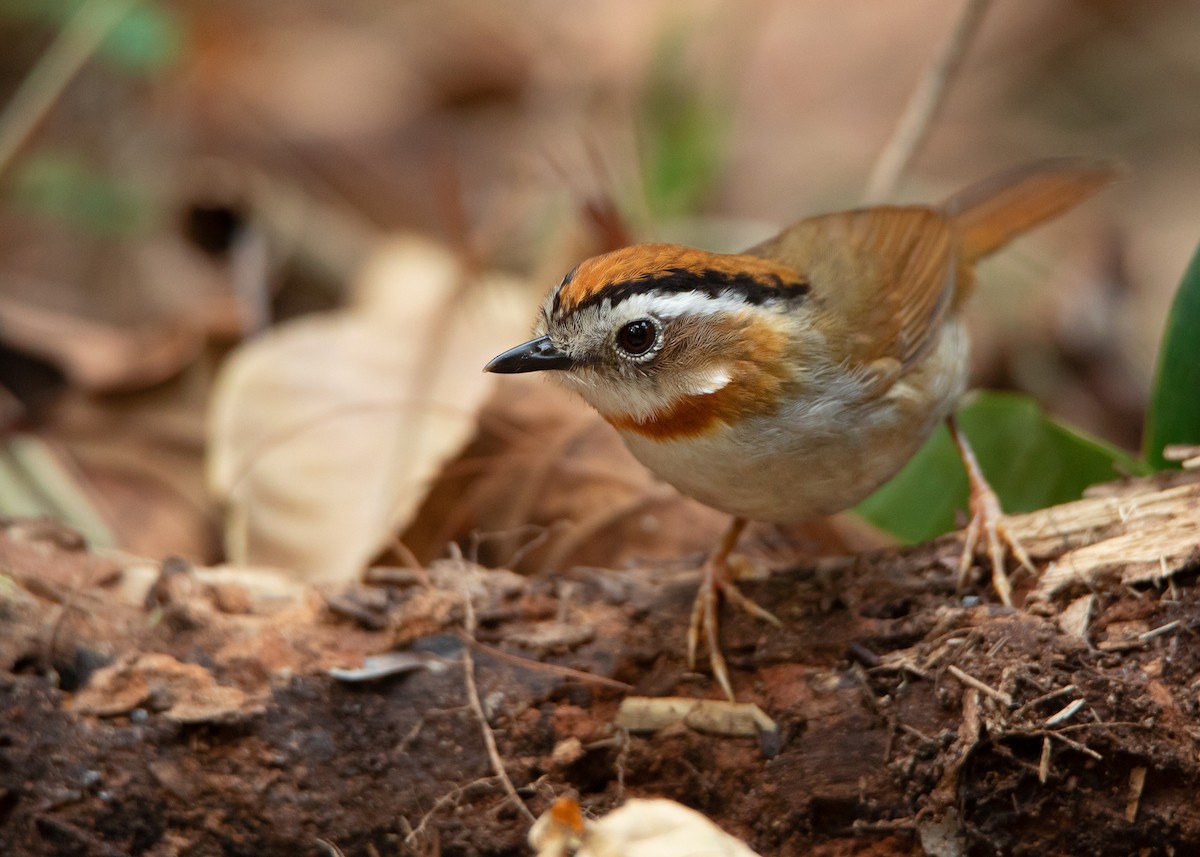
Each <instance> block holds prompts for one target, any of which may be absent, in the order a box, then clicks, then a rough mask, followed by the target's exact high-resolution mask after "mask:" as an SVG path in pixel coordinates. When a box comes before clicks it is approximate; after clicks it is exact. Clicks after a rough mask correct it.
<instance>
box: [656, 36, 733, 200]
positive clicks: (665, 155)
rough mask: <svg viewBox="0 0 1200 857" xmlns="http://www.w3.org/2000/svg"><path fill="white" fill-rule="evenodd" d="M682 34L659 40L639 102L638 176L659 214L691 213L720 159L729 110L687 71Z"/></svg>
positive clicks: (709, 185) (711, 179)
mask: <svg viewBox="0 0 1200 857" xmlns="http://www.w3.org/2000/svg"><path fill="white" fill-rule="evenodd" d="M683 35H684V34H683V33H677V34H675V35H673V36H672V37H669V38H668V39H666V40H665V41H664V42H663V44H662V46H661V47H660V49H659V55H658V57H657V60H656V62H655V63H654V67H653V69H652V70H651V73H650V77H649V80H648V81H647V83H646V87H645V89H644V90H643V92H642V97H641V101H640V104H639V105H638V113H639V122H638V125H639V129H640V135H641V143H642V178H643V183H644V186H645V193H646V202H647V205H648V206H649V208H650V213H651V214H652V215H653V216H654V217H655V218H657V219H664V218H671V217H678V216H680V215H685V214H691V213H694V212H695V211H696V210H697V209H698V208H699V207H700V205H701V203H702V202H703V200H704V197H705V196H706V195H707V194H708V193H709V191H710V190H711V189H712V186H713V183H714V181H715V179H716V177H717V175H718V173H719V170H720V167H721V164H722V162H723V160H724V148H725V145H724V144H725V138H726V131H727V125H728V120H727V112H726V111H725V110H723V109H721V106H720V105H719V104H716V103H714V102H715V101H718V100H719V99H716V98H714V97H713V96H712V94H711V93H705V92H703V91H702V90H701V89H700V88H699V87H698V86H697V84H696V77H697V76H696V75H695V74H690V73H689V69H690V66H689V64H688V63H686V62H684V57H683V51H684V47H685V46H686V40H685V39H684V38H683Z"/></svg>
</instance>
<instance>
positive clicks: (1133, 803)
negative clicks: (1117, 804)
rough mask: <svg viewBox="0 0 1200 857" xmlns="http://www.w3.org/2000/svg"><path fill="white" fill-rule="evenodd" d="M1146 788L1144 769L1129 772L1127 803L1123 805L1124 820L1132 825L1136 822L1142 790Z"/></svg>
mask: <svg viewBox="0 0 1200 857" xmlns="http://www.w3.org/2000/svg"><path fill="white" fill-rule="evenodd" d="M1145 788H1146V769H1145V768H1134V769H1133V770H1132V771H1130V772H1129V802H1128V803H1126V804H1125V820H1126V821H1128V822H1129V823H1130V824H1133V822H1134V821H1136V820H1137V814H1138V807H1140V806H1141V803H1142V790H1143V789H1145Z"/></svg>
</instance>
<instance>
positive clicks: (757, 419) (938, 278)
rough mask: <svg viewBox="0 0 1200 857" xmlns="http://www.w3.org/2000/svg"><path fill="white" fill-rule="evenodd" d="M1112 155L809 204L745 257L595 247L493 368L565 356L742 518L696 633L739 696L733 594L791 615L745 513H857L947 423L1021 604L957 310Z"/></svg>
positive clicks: (997, 573)
mask: <svg viewBox="0 0 1200 857" xmlns="http://www.w3.org/2000/svg"><path fill="white" fill-rule="evenodd" d="M1116 175H1117V170H1116V169H1115V168H1114V167H1113V166H1112V165H1110V164H1106V163H1098V162H1094V161H1084V160H1079V159H1053V160H1047V161H1041V162H1038V163H1035V164H1032V165H1029V166H1026V167H1023V168H1020V169H1017V170H1013V171H1010V172H1007V173H1003V174H1001V175H999V176H996V177H994V178H992V179H988V180H986V181H984V182H982V183H980V184H978V185H975V186H973V187H970V188H968V189H967V190H965V191H963V192H961V193H959V194H957V195H955V196H953V197H951V198H950V199H949V200H947V201H946V202H944V203H943V204H942V205H940V206H918V205H904V206H893V205H884V206H876V207H871V208H864V209H859V210H855V211H845V212H839V213H836V214H826V215H820V216H817V217H810V218H807V219H805V220H801V221H800V222H799V223H796V224H794V225H792V226H789V227H788V228H787V229H785V230H783V231H782V232H781V233H779V234H778V235H776V236H775V237H774V238H771V239H770V240H768V241H764V242H763V243H761V244H758V245H756V246H754V247H751V248H750V249H749V250H746V251H745V252H744V253H739V254H722V253H709V252H706V251H704V250H696V249H692V248H690V247H681V246H678V245H674V244H637V245H634V246H631V247H626V248H624V249H622V250H617V251H615V252H612V253H607V254H605V255H603V256H597V257H595V258H592V259H588V260H586V261H585V262H582V263H581V264H580V265H579V266H578V267H576V268H575V269H574V270H573V271H571V272H570V273H569V274H567V275H566V276H565V277H564V278H563V280H562V282H561V283H560V284H559V285H558V287H557V288H555V289H554V290H553V291H552V292H551V293H550V295H549V296H548V298H547V299H546V301H545V304H544V305H543V307H542V312H541V315H540V317H539V318H538V320H537V323H536V325H535V330H534V332H535V334H536V338H534V339H532V340H530V341H529V342H526V343H524V344H522V345H518V346H517V347H515V348H513V349H511V350H509V351H506V352H504V353H503V354H501V355H499V356H498V357H496V358H495V359H494V360H492V361H491V362H490V363H489V364H488V365H487V367H486V369H487V371H489V372H503V373H514V372H535V371H541V370H555V371H556V374H557V376H558V377H559V378H560V379H561V380H562V381H563V382H564V383H566V384H567V386H569V387H570V388H572V389H573V390H575V391H576V392H578V393H579V395H581V396H582V397H583V398H584V399H585V400H587V402H588V403H589V404H591V405H592V406H593V407H594V408H595V409H596V410H597V411H599V412H600V414H601V415H602V416H603V417H604V419H606V420H607V421H608V422H609V423H610V424H611V425H612V426H613V427H614V428H616V429H617V431H618V432H620V434H621V437H622V438H623V439H624V441H625V443H626V445H627V446H628V447H629V449H630V450H631V451H632V452H633V454H634V455H635V456H636V457H637V459H638V460H639V461H641V462H642V464H644V465H645V466H646V467H648V468H650V470H652V471H653V472H654V473H655V474H656V475H657V476H659V477H660V478H662V479H664V480H665V481H667V482H669V483H670V484H671V485H674V486H675V487H676V488H677V489H678V490H680V491H681V492H683V493H684V494H687V495H689V496H691V497H694V498H695V499H697V500H699V501H700V502H702V503H705V504H707V505H709V506H712V507H714V508H716V509H720V510H722V511H725V512H728V513H729V514H731V515H733V516H734V520H733V523H732V525H731V526H730V528H729V530H728V531H727V532H726V534H725V536H724V538H723V539H722V541H721V544H720V546H719V548H718V549H717V550H716V551H715V552H714V554H713V555H712V557H710V559H709V560H708V562H707V563H706V564H705V569H704V577H703V582H702V584H701V587H700V591H699V593H698V594H697V596H696V603H695V606H694V608H693V611H692V619H691V623H690V626H689V631H688V662H689V665H691V666H693V667H694V664H695V656H696V649H697V646H698V642H699V638H700V635H701V634H704V636H705V638H706V641H707V645H708V649H709V658H710V663H711V665H712V670H713V674H714V676H715V677H716V678H717V680H718V682H719V683H720V684H721V687H722V689H723V690H724V691H725V693H726V695H727V696H728V697H729V698H730V699H732V698H733V692H732V686H731V684H730V682H729V677H728V670H727V669H726V666H725V661H724V658H723V656H722V654H721V650H720V646H719V644H718V639H717V594H718V593H719V592H723V593H724V594H725V596H726V598H728V599H729V600H731V601H732V602H733V603H735V604H737V605H739V606H741V607H742V608H744V609H746V610H748V611H749V612H750V613H752V614H753V615H755V616H758V617H759V618H762V619H765V620H767V621H769V622H772V623H775V624H778V620H776V619H775V617H774V616H772V615H771V614H770V613H768V612H767V611H765V610H763V609H762V608H760V607H759V606H758V605H756V604H755V603H754V602H753V601H751V600H750V599H749V598H747V597H746V596H744V595H743V594H742V593H741V592H739V591H738V589H737V587H736V586H735V585H734V583H733V581H732V580H731V579H730V577H729V571H728V563H727V560H728V557H729V554H730V552H731V551H732V549H733V547H734V545H735V544H736V542H737V539H738V537H739V535H740V534H741V531H742V528H743V527H744V526H745V523H746V521H747V520H756V521H772V522H779V523H790V522H795V521H799V520H803V519H806V518H812V517H815V516H822V515H830V514H833V513H835V512H840V511H842V510H844V509H848V508H850V507H851V506H853V505H854V504H856V503H858V502H859V501H860V500H862V499H863V498H865V497H866V496H867V495H869V494H870V493H871V492H872V491H874V490H875V489H876V488H878V487H879V486H880V485H882V484H883V483H884V482H886V481H887V480H888V479H890V478H891V477H892V476H894V475H895V474H896V473H897V471H899V470H900V468H901V467H903V466H904V464H905V463H906V462H907V461H908V460H909V458H911V457H912V455H913V454H914V453H915V452H916V451H917V450H918V449H919V448H920V447H921V445H922V444H923V443H924V442H925V441H926V440H927V439H928V438H929V436H930V434H931V433H932V432H933V430H934V429H935V428H936V427H937V426H938V424H939V423H941V422H942V421H943V420H949V422H950V429H951V432H952V434H953V437H954V439H955V442H956V443H957V445H958V447H959V450H960V452H961V453H962V456H963V460H964V463H965V464H966V467H967V472H968V475H969V476H970V482H971V502H970V513H971V523H970V526H969V527H968V530H967V534H966V542H965V546H964V550H963V555H962V563H961V565H960V572H961V576H965V574H966V572H967V571H969V569H970V565H971V561H972V559H973V556H974V553H975V549H976V547H977V545H978V543H979V541H980V540H981V539H982V540H983V541H984V542H986V546H987V552H988V556H989V558H990V560H991V565H992V574H993V580H994V584H995V588H996V590H997V592H998V594H999V596H1000V598H1001V600H1003V601H1004V603H1006V604H1008V603H1009V601H1010V591H1011V587H1010V585H1009V582H1008V578H1007V576H1006V575H1005V571H1004V558H1005V551H1006V548H1009V549H1011V550H1012V552H1013V553H1014V555H1015V557H1016V558H1017V560H1018V561H1019V562H1021V563H1022V564H1023V565H1025V566H1027V567H1029V568H1030V569H1031V570H1032V564H1031V563H1030V561H1029V558H1028V556H1026V554H1025V552H1024V551H1023V550H1022V549H1021V547H1020V545H1019V544H1018V543H1017V542H1016V541H1015V540H1014V539H1013V538H1012V537H1011V536H1010V535H1009V534H1008V532H1007V531H1006V529H1005V526H1004V521H1003V516H1002V514H1001V510H1000V504H999V502H998V500H997V498H996V495H995V493H994V492H993V491H992V489H991V488H990V487H989V486H988V484H987V482H986V480H985V479H984V477H983V473H982V471H981V470H980V469H979V465H978V464H977V463H976V461H975V458H974V455H973V454H972V452H971V450H970V448H969V446H967V444H966V441H965V438H963V437H962V435H961V434H960V433H959V432H958V431H957V429H956V427H955V425H954V421H953V416H952V414H953V411H954V407H955V403H956V402H957V401H958V399H959V397H960V396H961V395H962V393H963V391H964V389H965V387H966V383H967V368H968V359H967V352H968V342H967V333H966V329H965V327H964V326H963V323H962V320H961V317H960V313H961V310H962V307H963V304H964V303H966V300H967V298H968V297H970V295H971V292H972V291H973V290H974V287H975V274H974V267H975V263H976V262H977V261H978V260H980V259H982V258H983V257H985V256H987V255H989V254H991V253H993V252H995V251H996V250H999V249H1000V248H1001V247H1003V246H1004V245H1005V244H1007V243H1008V242H1009V241H1010V240H1011V239H1012V238H1014V237H1015V236H1017V235H1019V234H1020V233H1022V232H1025V231H1026V230H1028V229H1031V228H1033V227H1034V226H1037V225H1038V224H1040V223H1042V222H1043V221H1046V220H1049V219H1051V218H1053V217H1056V216H1058V215H1060V214H1062V213H1063V212H1065V211H1067V210H1069V209H1070V208H1072V207H1074V206H1075V205H1077V204H1078V203H1080V202H1081V201H1083V200H1084V199H1086V198H1087V197H1089V196H1091V195H1092V194H1093V193H1095V192H1096V191H1098V190H1100V189H1101V188H1103V187H1104V186H1105V185H1107V184H1108V183H1109V182H1111V181H1112V180H1113V179H1114V178H1115V177H1116Z"/></svg>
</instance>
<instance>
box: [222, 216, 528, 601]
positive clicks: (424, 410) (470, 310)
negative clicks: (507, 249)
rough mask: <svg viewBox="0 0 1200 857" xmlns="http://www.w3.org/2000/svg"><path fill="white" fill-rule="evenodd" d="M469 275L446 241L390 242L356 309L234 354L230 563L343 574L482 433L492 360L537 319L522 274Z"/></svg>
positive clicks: (229, 397)
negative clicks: (518, 279) (478, 430)
mask: <svg viewBox="0 0 1200 857" xmlns="http://www.w3.org/2000/svg"><path fill="white" fill-rule="evenodd" d="M467 276H468V275H467V274H466V272H465V271H464V270H463V268H462V266H461V265H460V263H459V262H458V261H457V260H456V259H455V257H454V256H452V255H451V254H450V253H449V252H448V251H446V250H445V249H443V248H442V247H440V246H438V245H436V244H433V243H432V242H429V241H426V240H421V239H416V238H402V239H396V240H394V241H392V242H390V243H389V244H388V245H387V246H385V247H384V248H382V249H381V250H380V251H379V252H378V253H377V254H376V257H375V258H374V260H372V262H371V263H370V264H368V266H367V269H366V271H365V272H364V274H363V276H362V278H361V280H360V283H359V287H358V289H357V299H356V302H355V305H354V307H353V308H351V309H349V310H346V311H341V312H337V313H330V314H326V315H323V316H318V317H311V318H306V319H301V320H299V321H297V322H294V323H291V324H288V325H283V326H280V327H279V328H277V329H275V330H272V331H271V332H269V333H267V334H266V335H264V336H263V337H262V338H260V339H258V340H255V341H253V342H250V343H248V344H247V345H246V346H244V347H243V348H242V349H240V350H239V351H238V352H237V353H236V354H234V355H233V357H232V358H231V359H230V360H229V361H228V363H227V364H226V366H225V367H224V370H223V372H222V375H221V377H220V378H219V379H218V381H217V384H216V388H215V391H214V396H213V405H212V411H211V414H210V432H211V444H210V451H209V461H208V466H209V480H210V485H211V486H212V489H213V490H214V492H215V493H216V494H217V495H218V496H219V497H220V498H221V499H222V500H223V501H224V502H226V503H227V507H228V511H227V516H226V548H227V550H228V552H229V556H230V559H231V560H232V561H233V562H234V563H236V564H239V565H240V564H262V565H274V566H277V567H280V568H288V569H294V570H295V571H296V572H297V573H298V574H300V575H301V576H302V577H304V578H305V579H306V580H308V581H310V582H338V581H346V580H350V579H353V578H355V577H356V576H357V575H358V574H359V573H360V572H361V571H362V569H363V567H364V566H365V564H366V563H367V562H368V561H369V560H370V558H371V557H372V556H373V555H374V554H375V553H376V552H377V551H378V550H379V549H380V548H381V547H382V546H384V545H385V544H387V543H388V541H389V540H390V539H391V538H392V537H393V534H394V533H396V532H397V531H398V530H399V529H401V528H402V527H403V526H404V524H405V523H406V522H407V521H408V520H409V519H410V518H411V516H412V515H413V514H414V513H415V511H416V510H417V508H418V507H419V505H420V503H421V501H422V499H423V498H424V496H425V494H426V492H427V490H428V488H429V486H430V483H431V481H432V480H433V478H434V477H435V476H436V475H437V473H438V472H439V470H440V468H441V466H442V464H443V463H444V462H445V461H446V460H447V459H449V458H451V457H452V456H454V455H455V454H456V453H457V452H458V451H459V449H460V448H461V447H462V446H463V444H465V443H466V441H467V440H468V439H469V438H470V436H471V433H472V432H473V430H474V427H475V421H476V414H477V411H478V409H479V408H480V406H481V405H482V403H483V401H484V399H485V398H486V396H487V394H488V392H489V390H490V387H491V383H492V379H491V377H490V376H488V375H485V374H484V373H483V372H482V367H483V365H484V363H486V362H487V360H488V359H489V358H491V357H492V356H494V355H495V354H496V353H498V352H499V351H501V350H503V349H504V348H505V347H507V346H509V345H511V344H512V343H513V342H517V341H520V339H521V338H522V337H523V335H524V333H525V329H526V326H527V324H528V316H529V309H528V306H527V301H524V300H522V299H521V298H520V290H519V288H518V287H517V286H516V284H515V283H513V282H512V281H509V280H507V279H505V278H502V277H498V276H488V277H482V278H479V279H478V280H477V281H473V282H469V283H466V281H465V278H466V277H467ZM464 283H466V288H463V286H464Z"/></svg>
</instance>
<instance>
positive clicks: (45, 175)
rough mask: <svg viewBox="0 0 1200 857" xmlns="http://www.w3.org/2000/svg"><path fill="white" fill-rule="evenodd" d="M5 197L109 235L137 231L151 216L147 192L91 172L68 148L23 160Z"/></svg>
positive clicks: (29, 209)
mask: <svg viewBox="0 0 1200 857" xmlns="http://www.w3.org/2000/svg"><path fill="white" fill-rule="evenodd" d="M4 201H5V203H6V204H7V205H9V206H11V207H12V208H15V209H19V210H23V211H25V212H27V213H30V214H34V215H38V216H42V217H50V218H53V219H55V220H59V221H62V222H65V223H67V224H68V225H70V226H72V227H74V228H76V229H81V230H83V231H86V232H90V233H92V234H95V235H102V236H108V237H123V236H127V235H131V234H136V233H138V232H140V231H141V230H142V229H144V228H145V227H146V226H147V225H148V224H149V223H150V222H151V221H152V219H153V216H154V212H153V210H152V209H153V206H152V199H151V198H150V196H149V195H148V194H147V193H145V192H143V191H141V190H140V189H138V188H136V187H135V186H133V185H131V184H130V183H128V182H122V181H121V180H120V179H119V178H116V177H113V176H109V175H105V174H103V173H100V172H96V171H95V170H94V169H92V168H91V167H90V166H89V165H88V164H87V163H86V162H85V161H84V160H83V159H82V158H80V157H79V156H77V155H75V154H73V153H69V152H38V153H35V154H32V155H30V156H28V157H26V158H25V159H24V160H22V161H21V162H20V163H19V164H18V166H17V167H16V168H15V170H14V174H13V177H12V182H11V185H10V187H9V188H8V190H7V193H6V194H5V200H4Z"/></svg>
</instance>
